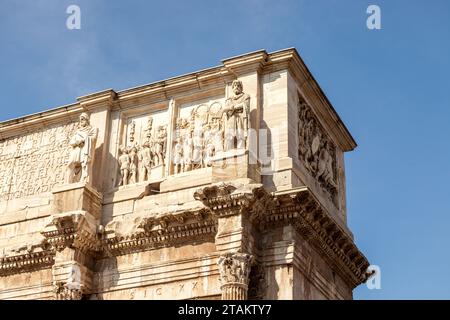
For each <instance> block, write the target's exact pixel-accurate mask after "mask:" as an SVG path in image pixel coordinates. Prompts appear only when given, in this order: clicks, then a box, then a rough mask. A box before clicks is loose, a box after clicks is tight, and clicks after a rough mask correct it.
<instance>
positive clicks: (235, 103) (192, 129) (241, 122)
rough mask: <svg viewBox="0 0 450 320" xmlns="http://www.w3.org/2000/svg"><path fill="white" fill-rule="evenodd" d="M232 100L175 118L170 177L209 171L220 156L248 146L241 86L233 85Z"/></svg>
mask: <svg viewBox="0 0 450 320" xmlns="http://www.w3.org/2000/svg"><path fill="white" fill-rule="evenodd" d="M231 89H232V96H231V97H229V98H228V99H226V100H225V104H224V106H222V105H221V104H220V103H219V102H214V103H212V104H211V105H205V104H202V105H199V106H197V107H196V108H194V109H192V111H191V113H190V115H189V116H188V117H185V118H178V119H177V123H176V129H175V137H174V145H173V153H172V164H173V173H174V174H177V173H180V172H187V171H191V170H195V169H199V168H205V167H210V166H212V165H213V163H214V159H215V157H216V156H217V155H220V154H221V153H222V152H225V151H231V150H234V149H244V148H246V146H247V136H248V128H249V112H250V96H249V95H248V94H246V93H244V92H243V86H242V82H241V81H239V80H235V81H233V83H232V85H231Z"/></svg>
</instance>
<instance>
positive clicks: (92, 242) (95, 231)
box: [0, 49, 369, 299]
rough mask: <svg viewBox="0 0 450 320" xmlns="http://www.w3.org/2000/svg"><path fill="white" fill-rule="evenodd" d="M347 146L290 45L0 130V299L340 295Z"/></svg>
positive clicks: (358, 278)
mask: <svg viewBox="0 0 450 320" xmlns="http://www.w3.org/2000/svg"><path fill="white" fill-rule="evenodd" d="M355 147H356V143H355V141H354V140H353V138H352V137H351V135H350V133H349V132H348V131H347V129H346V127H345V126H344V124H343V123H342V121H341V120H340V118H339V116H338V115H337V113H336V112H335V110H334V109H333V107H332V105H331V104H330V102H329V101H328V99H327V98H326V97H325V95H324V93H323V92H322V90H321V89H320V87H319V86H318V84H317V83H316V81H315V80H314V78H313V77H312V75H311V74H310V73H309V71H308V69H307V67H306V66H305V65H304V63H303V61H302V60H301V58H300V57H299V55H298V53H297V51H296V50H295V49H286V50H281V51H277V52H273V53H267V52H266V51H264V50H262V51H257V52H252V53H248V54H244V55H241V56H237V57H233V58H229V59H225V60H223V61H222V64H221V65H220V66H218V67H214V68H210V69H207V70H202V71H199V72H194V73H191V74H187V75H183V76H180V77H174V78H171V79H168V80H164V81H160V82H156V83H152V84H148V85H143V86H139V87H135V88H132V89H128V90H123V91H120V92H115V91H113V90H105V91H102V92H97V93H93V94H90V95H87V96H83V97H80V98H78V99H77V102H76V103H74V104H71V105H67V106H64V107H60V108H56V109H53V110H50V111H45V112H42V113H40V114H35V115H30V116H25V117H22V118H20V119H14V120H10V121H6V122H3V123H1V124H0V299H351V298H352V290H353V289H354V288H355V287H356V286H357V285H359V284H361V283H362V282H364V281H365V280H366V278H367V274H366V269H367V267H368V265H369V264H368V261H367V260H366V258H365V257H364V256H363V255H362V254H361V253H360V251H359V250H358V248H357V247H356V246H355V244H354V241H353V235H352V233H351V232H350V230H349V229H348V227H347V222H346V221H347V218H346V202H345V201H346V196H345V170H344V152H347V151H351V150H353V149H354V148H355Z"/></svg>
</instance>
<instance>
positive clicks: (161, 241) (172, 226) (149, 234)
mask: <svg viewBox="0 0 450 320" xmlns="http://www.w3.org/2000/svg"><path fill="white" fill-rule="evenodd" d="M216 232H217V221H216V219H214V218H213V217H212V215H211V214H210V213H209V211H208V210H205V209H197V210H192V211H185V212H182V213H179V214H165V215H162V216H154V215H150V216H138V217H136V216H134V217H130V218H128V219H124V220H123V221H121V222H118V221H114V222H111V223H110V224H108V225H107V226H106V227H105V238H104V240H103V242H102V244H103V248H104V250H105V252H106V254H107V255H108V256H117V255H123V254H127V253H130V252H138V251H145V250H150V249H153V248H159V247H168V246H175V245H181V244H183V243H188V242H205V241H210V242H214V237H215V235H216Z"/></svg>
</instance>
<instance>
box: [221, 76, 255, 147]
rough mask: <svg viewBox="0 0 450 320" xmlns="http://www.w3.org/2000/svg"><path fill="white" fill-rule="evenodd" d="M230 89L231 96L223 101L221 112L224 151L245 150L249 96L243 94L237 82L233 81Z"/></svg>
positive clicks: (240, 84) (240, 85)
mask: <svg viewBox="0 0 450 320" xmlns="http://www.w3.org/2000/svg"><path fill="white" fill-rule="evenodd" d="M231 88H232V90H233V96H232V97H231V98H228V99H227V100H226V101H225V108H224V109H223V110H222V116H223V115H225V119H224V131H225V137H224V138H225V146H224V149H225V150H231V149H234V148H237V149H241V148H245V142H246V139H247V134H248V128H249V125H248V121H249V113H250V96H249V95H248V94H246V93H244V92H243V87H242V82H241V81H239V80H234V81H233V83H232V85H231Z"/></svg>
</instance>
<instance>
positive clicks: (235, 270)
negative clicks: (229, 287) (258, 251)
mask: <svg viewBox="0 0 450 320" xmlns="http://www.w3.org/2000/svg"><path fill="white" fill-rule="evenodd" d="M217 263H218V265H219V271H220V281H221V282H222V285H225V284H228V283H240V284H245V285H247V284H248V281H249V275H250V268H251V263H252V256H251V255H250V254H246V253H227V254H225V255H223V256H221V257H220V258H219V261H218V262H217Z"/></svg>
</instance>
